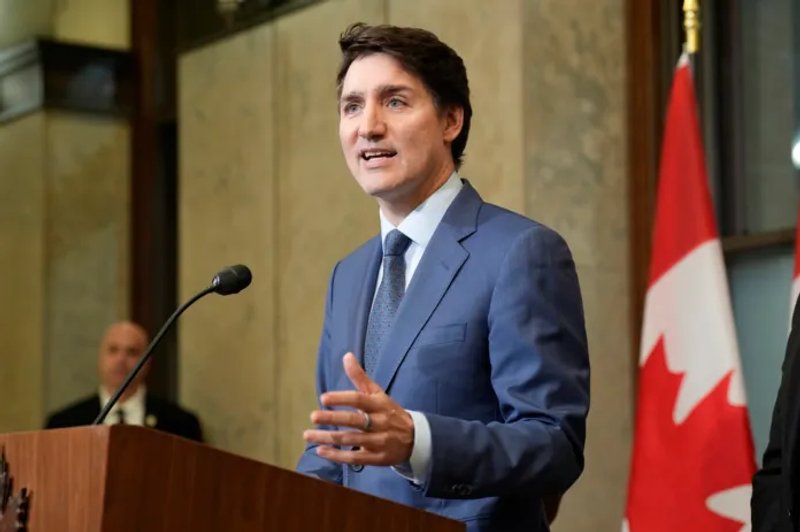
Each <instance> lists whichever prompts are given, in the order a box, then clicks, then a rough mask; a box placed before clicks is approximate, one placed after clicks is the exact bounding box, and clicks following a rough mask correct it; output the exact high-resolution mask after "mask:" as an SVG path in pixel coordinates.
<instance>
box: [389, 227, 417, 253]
mask: <svg viewBox="0 0 800 532" xmlns="http://www.w3.org/2000/svg"><path fill="white" fill-rule="evenodd" d="M410 244H411V239H410V238H408V237H407V236H406V235H404V234H403V233H401V232H400V231H398V230H397V229H392V230H391V231H389V234H388V235H386V240H385V241H384V243H383V255H384V256H386V255H402V254H403V253H405V252H406V250H407V249H408V246H409V245H410Z"/></svg>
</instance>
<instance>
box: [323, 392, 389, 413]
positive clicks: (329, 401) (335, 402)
mask: <svg viewBox="0 0 800 532" xmlns="http://www.w3.org/2000/svg"><path fill="white" fill-rule="evenodd" d="M384 397H386V396H385V395H383V394H381V395H365V394H363V393H361V392H356V391H353V390H347V391H341V392H325V393H324V394H322V395H321V396H320V397H319V401H320V403H322V406H325V407H328V408H333V407H339V406H345V407H349V408H357V409H359V410H363V411H364V412H374V411H375V410H380V409H381V408H382V405H383V404H384V403H385V400H384Z"/></svg>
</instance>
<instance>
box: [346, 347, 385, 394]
mask: <svg viewBox="0 0 800 532" xmlns="http://www.w3.org/2000/svg"><path fill="white" fill-rule="evenodd" d="M342 365H343V366H344V372H345V373H346V374H347V378H348V379H350V382H352V383H353V386H355V387H356V390H358V391H359V392H361V393H367V394H369V393H378V392H380V391H381V388H380V386H378V385H377V384H375V381H373V380H372V379H370V378H369V376H367V373H366V372H365V371H364V369H363V368H362V367H361V364H359V363H358V360H357V359H356V356H355V355H354V354H353V353H347V354H346V355H345V356H344V358H342Z"/></svg>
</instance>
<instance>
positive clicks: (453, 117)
mask: <svg viewBox="0 0 800 532" xmlns="http://www.w3.org/2000/svg"><path fill="white" fill-rule="evenodd" d="M442 119H443V122H442V123H443V125H444V132H443V133H444V140H445V141H447V142H453V141H454V140H456V137H458V135H459V133H461V128H462V127H463V126H464V108H463V107H460V106H457V105H451V106H450V107H448V108H447V109H446V110H445V111H444V115H443V116H442Z"/></svg>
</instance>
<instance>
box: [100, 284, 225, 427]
mask: <svg viewBox="0 0 800 532" xmlns="http://www.w3.org/2000/svg"><path fill="white" fill-rule="evenodd" d="M215 289H216V287H215V286H214V285H211V286H209V287H208V288H206V289H204V290H203V291H202V292H199V293H198V294H196V295H195V296H194V297H193V298H191V299H190V300H189V301H187V302H186V303H184V304H183V305H181V306H180V307H178V309H177V310H175V312H173V313H172V316H170V317H169V319H168V320H167V322H166V323H165V324H164V326H163V327H161V330H160V331H158V334H156V336H155V337H154V338H153V341H152V342H150V345H149V346H147V350H146V351H145V353H144V355H142V358H140V359H139V362H137V363H136V366H135V367H134V368H133V369H132V370H131V371H130V373H128V376H127V377H125V381H124V382H123V383H122V385H120V387H119V388H118V389H117V391H116V392H114V395H112V396H111V399H109V400H108V402H107V403H106V404H105V405H104V406H103V409H102V410H101V411H100V414H98V416H97V418H96V419H95V420H94V422H92V425H100V424H101V423H102V422H103V420H105V418H106V416H107V415H108V413H109V412H110V411H111V409H112V408H113V407H114V405H115V404H117V401H119V398H120V397H121V396H122V394H123V393H125V390H127V389H128V386H130V384H131V382H132V381H133V379H135V378H136V376H137V375H138V374H139V372H140V371H141V370H142V367H143V366H144V365H145V364H146V363H147V361H148V360H150V356H151V355H152V353H153V349H155V347H156V345H158V342H160V341H161V337H162V336H164V334H165V333H166V332H167V330H168V329H169V328H170V326H171V325H172V322H174V321H175V320H176V319H177V317H178V316H180V315H181V314H183V311H185V310H186V309H187V308H189V307H190V306H191V305H192V304H193V303H194V302H195V301H197V300H198V299H200V298H201V297H203V296H206V295H208V294H210V293H211V292H214V291H215Z"/></svg>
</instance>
